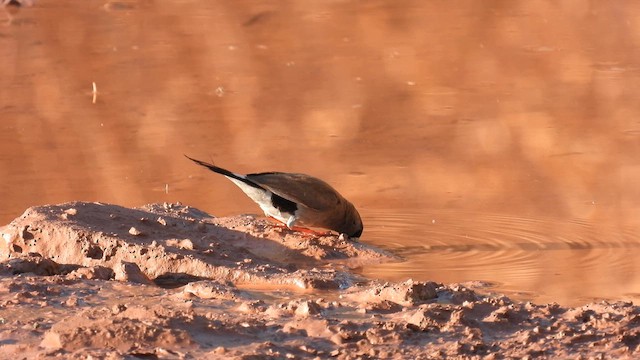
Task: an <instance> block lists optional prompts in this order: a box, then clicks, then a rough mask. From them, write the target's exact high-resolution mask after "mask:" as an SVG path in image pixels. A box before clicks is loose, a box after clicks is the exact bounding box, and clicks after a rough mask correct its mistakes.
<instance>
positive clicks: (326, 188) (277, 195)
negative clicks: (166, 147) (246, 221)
mask: <svg viewBox="0 0 640 360" xmlns="http://www.w3.org/2000/svg"><path fill="white" fill-rule="evenodd" d="M185 157H186V158H187V159H189V160H191V161H193V162H195V163H196V164H198V165H200V166H204V167H206V168H207V169H209V170H211V171H213V172H216V173H218V174H221V175H223V176H225V177H226V178H227V179H229V180H231V181H232V182H233V183H234V184H236V185H237V186H238V187H239V188H240V189H241V190H242V191H243V192H244V193H245V194H246V195H247V196H248V197H249V198H251V200H253V201H254V202H256V203H257V204H258V205H259V206H260V208H261V209H262V211H264V214H265V215H266V216H268V217H272V218H274V219H276V220H278V221H280V222H282V223H284V224H286V225H287V227H288V228H289V229H294V227H295V228H297V227H304V228H310V227H311V228H322V229H326V230H332V231H335V232H337V233H339V234H341V235H342V234H345V235H347V236H348V237H349V238H359V237H360V236H361V235H362V231H363V228H364V227H363V225H362V219H361V218H360V214H359V213H358V210H356V208H355V206H353V204H352V203H350V202H349V201H348V200H347V199H345V198H344V197H343V196H342V195H340V193H338V191H336V190H335V189H334V188H333V187H331V185H329V184H327V183H326V182H324V181H322V180H320V179H318V178H316V177H313V176H310V175H306V174H296V173H286V172H263V173H255V174H246V175H243V174H236V173H233V172H231V171H229V170H226V169H223V168H221V167H218V166H216V165H213V164H209V163H207V162H204V161H200V160H196V159H193V158H190V157H189V156H187V155H185Z"/></svg>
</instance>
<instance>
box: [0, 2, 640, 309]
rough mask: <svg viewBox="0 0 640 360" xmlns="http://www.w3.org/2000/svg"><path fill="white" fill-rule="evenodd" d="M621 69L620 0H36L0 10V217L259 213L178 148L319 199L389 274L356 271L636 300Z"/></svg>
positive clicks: (632, 59) (635, 71)
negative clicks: (269, 174) (328, 200)
mask: <svg viewBox="0 0 640 360" xmlns="http://www.w3.org/2000/svg"><path fill="white" fill-rule="evenodd" d="M5 19H6V20H5ZM639 75H640V3H638V2H635V1H617V2H587V1H579V0H565V1H530V0H526V1H525V0H521V1H482V2H478V1H473V0H468V1H444V2H443V1H431V2H426V1H419V0H415V1H377V0H373V1H340V0H335V1H304V2H300V1H247V0H241V1H232V2H229V1H190V0H175V1H153V0H137V1H135V0H122V1H104V0H91V1H70V0H55V1H54V0H40V1H38V2H36V3H35V4H34V5H33V6H30V7H26V6H23V7H21V8H15V7H11V8H10V9H9V10H8V11H5V12H4V14H3V12H2V11H0V201H1V205H2V206H0V224H6V223H8V222H10V221H11V220H12V219H13V218H15V217H17V216H19V215H20V214H21V213H22V212H23V211H24V210H25V209H26V208H28V207H30V206H35V205H41V204H49V203H61V202H66V201H73V200H85V201H101V202H108V203H115V204H120V205H124V206H140V205H143V204H146V203H152V202H165V201H166V202H176V201H181V202H182V203H183V204H186V205H190V206H194V207H197V208H200V209H202V210H205V211H207V212H209V213H211V214H213V215H216V216H225V215H233V214H239V213H260V210H259V208H258V207H257V206H256V205H254V204H253V203H252V202H251V201H250V200H249V199H248V198H246V197H245V196H244V195H243V193H242V192H241V191H240V190H238V189H237V188H235V186H234V185H233V184H232V183H230V182H229V181H228V180H226V179H225V178H223V177H221V176H217V175H215V174H213V173H210V172H207V171H206V170H204V169H202V168H200V167H197V166H196V165H194V164H193V163H191V162H190V161H188V160H186V159H185V158H184V157H183V154H188V155H189V156H192V157H195V158H199V159H202V160H205V161H212V162H215V163H216V164H217V165H219V166H223V167H227V168H229V169H230V170H232V171H236V172H260V171H272V170H279V171H290V172H302V173H308V174H311V175H315V176H318V177H320V178H322V179H324V180H326V181H327V182H329V183H331V184H332V185H334V187H336V188H337V189H338V190H339V191H340V192H341V193H342V194H343V195H345V196H346V197H347V198H348V199H350V200H351V201H352V202H353V203H354V204H355V205H356V206H357V208H358V209H359V210H360V213H361V214H362V216H363V220H364V223H365V232H364V234H363V237H362V238H361V241H362V242H364V243H368V244H373V245H376V246H380V247H383V248H386V249H389V250H391V251H394V252H395V253H397V254H400V255H401V256H403V257H404V258H405V259H406V260H407V261H405V262H402V263H393V264H382V265H377V266H370V267H365V268H362V269H358V271H360V272H361V273H362V274H363V275H365V276H370V277H378V278H383V279H388V280H404V279H407V278H413V279H419V280H435V281H440V282H467V281H477V283H476V284H484V285H485V286H488V288H487V290H488V291H497V292H504V293H507V294H509V295H510V296H514V297H516V298H519V299H533V300H534V301H537V302H542V301H557V302H560V303H562V304H567V305H575V304H580V303H583V302H586V301H591V300H593V299H600V298H605V299H631V300H633V299H638V298H640V278H639V277H638V275H637V274H638V270H640V269H639V268H640V265H638V263H639V262H638V261H637V260H636V259H637V258H638V256H639V255H640V239H639V238H638V233H639V231H638V230H639V229H640V218H639V216H638V215H639V211H640V107H639V106H638V94H639V93H640V76H639ZM93 84H95V91H94V88H93Z"/></svg>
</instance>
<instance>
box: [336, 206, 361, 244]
mask: <svg viewBox="0 0 640 360" xmlns="http://www.w3.org/2000/svg"><path fill="white" fill-rule="evenodd" d="M344 215H345V216H344V223H343V226H342V229H340V230H339V231H340V232H341V233H345V234H347V235H349V237H351V238H359V237H360V236H361V235H362V230H363V229H364V227H363V225H362V219H361V218H360V214H359V213H358V210H356V208H355V207H354V206H353V204H351V203H347V206H346V211H345V214H344Z"/></svg>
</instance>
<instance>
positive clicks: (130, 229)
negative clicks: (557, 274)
mask: <svg viewBox="0 0 640 360" xmlns="http://www.w3.org/2000/svg"><path fill="white" fill-rule="evenodd" d="M0 233H1V236H2V241H0V257H1V259H2V261H1V262H0V322H1V323H2V327H0V354H2V355H0V357H1V358H11V359H16V358H37V357H40V358H44V357H65V358H78V359H85V358H87V356H91V357H92V358H98V359H100V358H104V359H124V358H167V359H174V358H185V359H186V358H220V357H226V358H247V359H248V358H264V357H267V358H292V359H293V358H329V357H335V358H338V359H350V358H354V359H355V358H444V357H460V358H495V359H501V358H523V357H529V358H534V357H535V358H565V357H570V358H634V357H638V356H640V350H639V348H638V345H639V344H640V308H638V307H637V306H635V305H633V304H632V303H625V302H616V303H598V304H590V305H585V306H583V307H578V308H566V307H562V306H559V305H556V304H541V305H538V304H531V303H519V302H514V301H511V300H510V299H508V298H506V297H504V296H489V295H483V294H481V293H477V292H475V291H473V290H471V289H470V287H472V285H473V284H467V286H463V285H459V284H453V285H444V284H437V283H433V282H413V281H410V280H408V281H406V282H401V283H393V284H389V283H380V282H377V281H375V280H373V281H367V280H366V279H362V278H359V277H357V276H355V275H353V274H352V273H351V272H350V271H349V269H350V268H352V267H356V266H360V265H362V264H366V263H367V262H371V261H396V260H398V259H396V258H395V257H393V255H391V254H387V253H385V252H384V251H381V250H378V249H374V248H371V247H369V246H367V245H366V244H362V243H357V242H352V241H345V240H341V239H339V238H338V237H337V236H330V235H324V236H311V235H308V234H301V233H297V232H292V231H289V230H287V229H282V228H281V227H278V226H275V225H274V224H272V223H270V222H268V221H265V220H262V219H257V218H254V217H251V216H241V217H232V218H213V217H210V216H209V215H207V214H205V213H203V212H201V211H199V210H197V209H193V208H189V207H185V206H181V205H169V204H167V205H149V206H145V207H143V208H140V209H127V208H122V207H118V206H114V205H107V204H97V203H81V202H76V203H68V204H62V205H58V206H42V207H34V208H30V209H28V210H27V211H26V212H25V213H24V214H23V215H22V216H21V217H19V218H17V219H15V220H14V221H13V222H12V223H11V224H9V225H7V226H4V227H2V228H0Z"/></svg>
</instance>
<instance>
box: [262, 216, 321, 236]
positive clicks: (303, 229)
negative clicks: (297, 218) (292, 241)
mask: <svg viewBox="0 0 640 360" xmlns="http://www.w3.org/2000/svg"><path fill="white" fill-rule="evenodd" d="M268 219H271V220H274V221H275V222H276V225H277V226H280V227H282V228H284V229H289V230H293V231H298V232H301V233H305V234H313V235H318V236H327V235H331V234H332V233H331V231H315V230H311V229H307V228H305V227H300V226H294V227H292V228H289V227H288V226H287V224H285V223H283V222H282V221H280V220H278V219H276V218H274V217H273V216H269V217H268Z"/></svg>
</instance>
